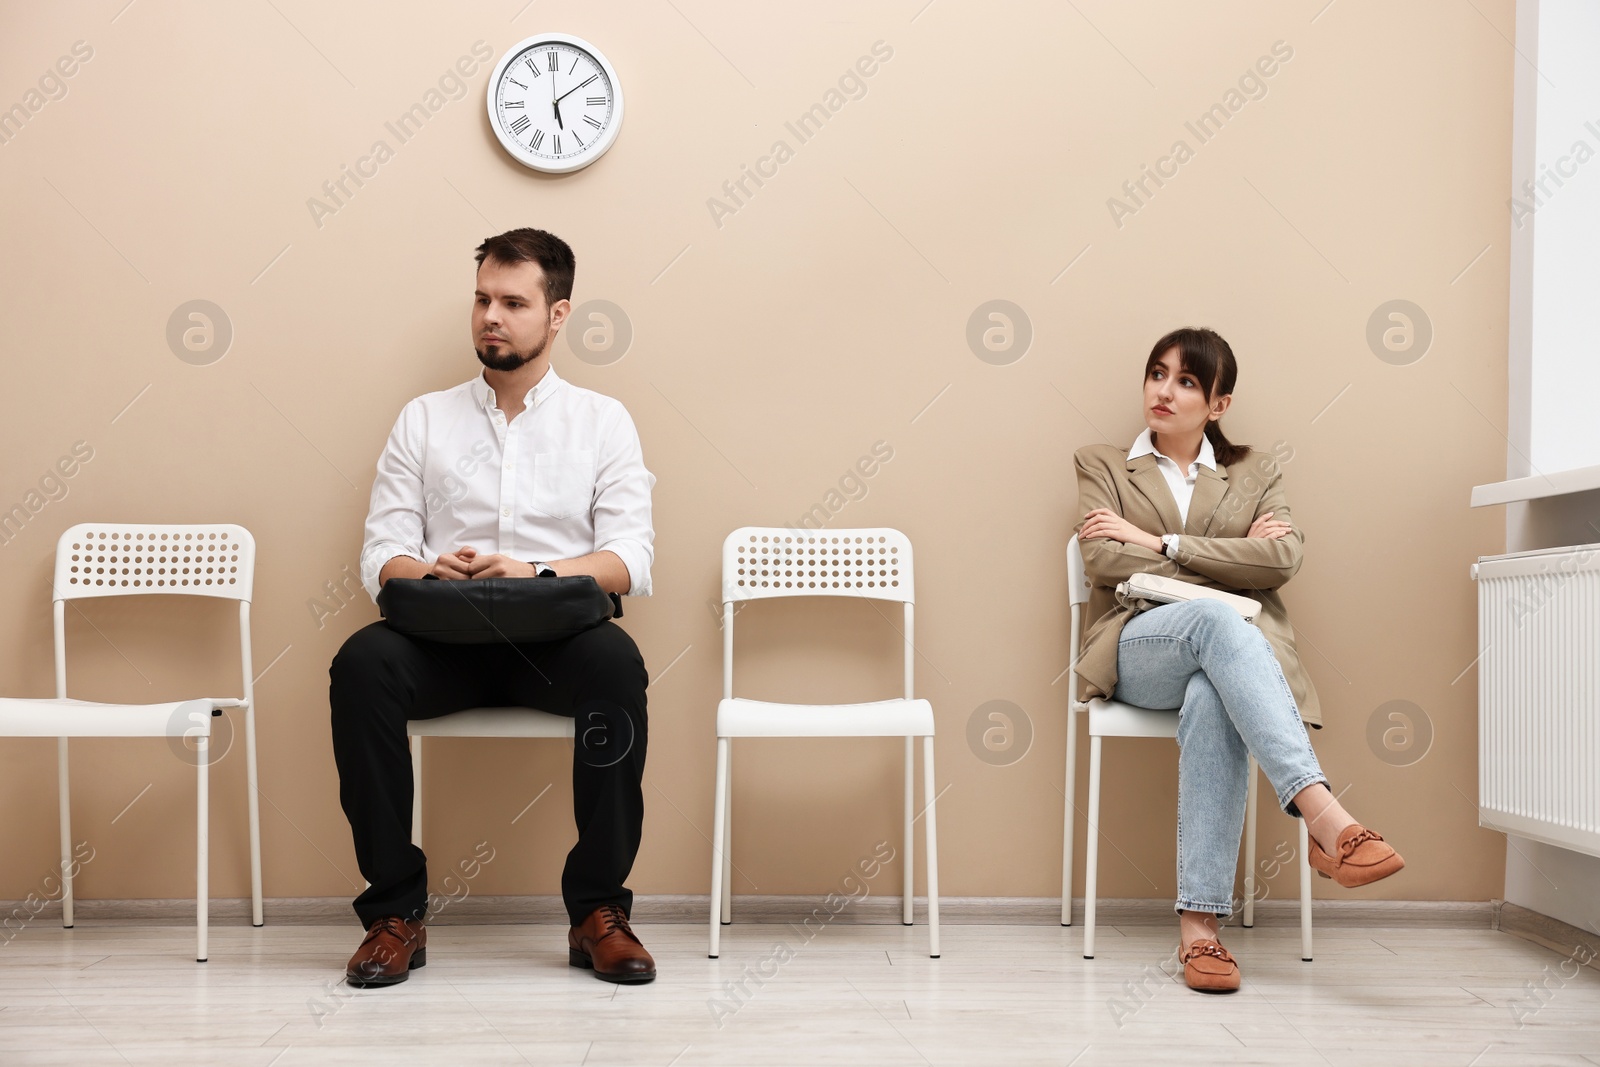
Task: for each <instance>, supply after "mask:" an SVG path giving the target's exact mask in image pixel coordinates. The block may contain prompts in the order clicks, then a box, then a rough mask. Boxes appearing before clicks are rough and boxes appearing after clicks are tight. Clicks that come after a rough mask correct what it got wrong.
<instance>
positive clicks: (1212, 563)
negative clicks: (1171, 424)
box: [1074, 444, 1322, 729]
mask: <svg viewBox="0 0 1600 1067" xmlns="http://www.w3.org/2000/svg"><path fill="white" fill-rule="evenodd" d="M1074 461H1075V462H1076V464H1077V468H1078V513H1079V515H1080V516H1087V515H1088V513H1089V512H1090V511H1092V510H1094V509H1095V508H1110V509H1111V510H1112V511H1114V512H1116V513H1118V514H1119V515H1121V516H1122V517H1123V518H1125V519H1127V520H1128V521H1129V522H1131V523H1133V524H1134V525H1135V526H1137V527H1139V528H1140V529H1142V530H1144V531H1146V532H1148V533H1152V534H1155V535H1157V536H1160V535H1161V534H1169V533H1171V534H1178V535H1180V538H1179V542H1178V555H1179V558H1178V559H1177V560H1170V559H1168V558H1167V557H1166V556H1163V555H1161V554H1159V553H1157V552H1152V551H1151V550H1150V549H1148V548H1140V547H1139V546H1137V545H1125V544H1122V543H1121V542H1118V541H1112V540H1110V539H1104V538H1102V539H1096V540H1093V541H1087V542H1081V543H1080V546H1079V547H1080V548H1081V549H1082V551H1083V565H1084V570H1085V571H1086V572H1087V574H1088V577H1089V584H1090V587H1091V588H1090V591H1089V603H1088V606H1087V609H1086V611H1087V613H1086V614H1085V615H1084V624H1085V625H1084V632H1083V649H1082V652H1081V653H1080V654H1079V657H1078V699H1079V700H1087V699H1089V698H1090V697H1092V696H1101V697H1109V696H1110V695H1111V694H1112V692H1113V690H1114V689H1115V688H1116V684H1117V640H1118V638H1119V637H1120V636H1121V634H1122V626H1123V623H1125V622H1127V621H1128V619H1129V618H1131V617H1132V615H1133V612H1132V611H1131V610H1130V609H1128V608H1126V607H1124V606H1122V605H1121V604H1119V603H1117V599H1116V596H1115V593H1114V590H1115V588H1116V585H1117V583H1118V582H1121V581H1124V580H1126V579H1127V578H1128V576H1129V575H1132V574H1138V573H1140V572H1149V573H1152V574H1160V575H1164V576H1166V577H1168V578H1177V579H1179V580H1180V581H1185V582H1194V583H1195V584H1197V585H1204V586H1209V587H1211V588H1213V589H1226V590H1228V591H1229V592H1236V593H1240V594H1243V595H1244V596H1248V597H1250V598H1252V599H1254V600H1259V601H1260V602H1261V614H1260V615H1259V616H1257V619H1256V623H1257V625H1258V626H1260V627H1261V632H1262V633H1263V634H1265V635H1266V638H1267V643H1268V644H1270V645H1271V646H1272V651H1273V652H1275V653H1276V654H1277V656H1278V665H1279V666H1280V667H1282V668H1283V676H1284V678H1285V680H1287V681H1288V683H1289V689H1290V691H1291V692H1292V693H1293V694H1294V700H1295V703H1296V704H1297V705H1299V708H1300V719H1301V721H1303V722H1304V723H1305V724H1306V725H1307V726H1312V727H1316V728H1319V729H1320V728H1321V726H1322V705H1321V702H1320V701H1319V700H1318V699H1317V691H1316V689H1315V687H1313V686H1312V684H1311V678H1310V676H1308V675H1307V674H1306V670H1305V667H1304V666H1303V665H1302V664H1301V662H1300V653H1299V651H1298V650H1297V649H1296V648H1295V643H1294V627H1292V626H1290V625H1289V614H1288V612H1287V611H1285V610H1284V606H1283V599H1282V598H1281V597H1280V596H1279V595H1278V589H1279V587H1280V586H1282V585H1283V584H1284V583H1285V582H1287V581H1288V580H1289V579H1290V578H1292V577H1294V574H1295V572H1296V571H1298V570H1299V569H1300V560H1301V556H1302V551H1301V546H1302V545H1303V544H1304V543H1305V535H1304V534H1302V533H1301V531H1300V528H1299V527H1298V526H1297V527H1294V528H1293V529H1292V530H1290V532H1289V533H1288V534H1286V535H1285V536H1283V537H1280V538H1276V539H1274V538H1265V537H1247V536H1246V534H1248V533H1249V531H1250V524H1251V523H1252V522H1254V521H1255V520H1256V517H1257V516H1259V515H1261V514H1263V513H1264V512H1268V511H1270V512H1272V513H1273V518H1274V519H1282V520H1283V521H1285V522H1292V519H1291V518H1290V515H1289V501H1288V499H1287V498H1286V497H1285V496H1284V492H1283V474H1282V472H1281V471H1280V470H1279V467H1278V460H1277V459H1276V458H1275V457H1274V456H1273V455H1272V454H1271V453H1269V452H1260V451H1256V450H1253V449H1252V450H1251V452H1250V454H1249V455H1247V456H1246V457H1245V458H1244V459H1242V460H1240V461H1239V462H1237V463H1234V464H1232V465H1230V466H1228V467H1225V468H1223V469H1221V470H1212V469H1211V468H1210V467H1206V466H1201V467H1199V468H1198V471H1199V474H1198V476H1197V477H1196V479H1195V485H1194V496H1193V497H1192V498H1191V499H1190V501H1189V516H1188V521H1187V522H1180V521H1179V516H1178V502H1177V501H1176V500H1174V499H1173V497H1172V489H1171V487H1170V486H1168V485H1167V480H1166V477H1165V476H1164V475H1163V474H1162V473H1161V471H1160V469H1159V468H1158V467H1157V466H1156V457H1155V456H1154V455H1143V456H1140V457H1138V458H1137V459H1131V460H1130V459H1129V458H1128V453H1127V450H1126V449H1119V448H1117V447H1115V446H1114V445H1106V444H1100V445H1088V446H1085V447H1084V448H1080V449H1079V450H1078V452H1077V455H1076V456H1075V457H1074ZM1083 523H1084V520H1083V518H1079V520H1078V525H1077V526H1076V527H1074V532H1076V531H1077V530H1081V529H1083Z"/></svg>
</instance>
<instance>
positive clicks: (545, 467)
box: [532, 450, 594, 519]
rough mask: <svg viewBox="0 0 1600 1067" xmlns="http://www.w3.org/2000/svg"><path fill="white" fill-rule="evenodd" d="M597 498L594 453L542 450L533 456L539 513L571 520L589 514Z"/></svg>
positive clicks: (535, 499)
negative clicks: (595, 492)
mask: <svg viewBox="0 0 1600 1067" xmlns="http://www.w3.org/2000/svg"><path fill="white" fill-rule="evenodd" d="M593 500H594V452H592V451H589V450H570V451H566V452H539V453H536V454H535V455H534V457H533V500H532V507H533V512H534V514H535V515H539V516H542V517H549V518H552V519H570V518H572V517H573V516H574V515H587V514H588V512H589V506H590V504H591V503H592V502H593Z"/></svg>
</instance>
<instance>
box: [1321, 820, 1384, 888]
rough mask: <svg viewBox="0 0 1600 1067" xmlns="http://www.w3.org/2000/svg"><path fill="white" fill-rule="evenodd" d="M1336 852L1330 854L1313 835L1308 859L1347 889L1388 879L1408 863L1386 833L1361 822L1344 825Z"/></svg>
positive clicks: (1323, 875) (1325, 874)
mask: <svg viewBox="0 0 1600 1067" xmlns="http://www.w3.org/2000/svg"><path fill="white" fill-rule="evenodd" d="M1336 851H1337V852H1338V855H1337V856H1330V855H1328V854H1327V853H1326V852H1324V851H1322V846H1321V845H1319V844H1317V839H1316V838H1315V837H1313V838H1311V847H1310V849H1309V851H1308V852H1307V855H1306V861H1307V862H1308V863H1310V864H1311V866H1312V868H1313V869H1314V870H1315V871H1316V872H1317V873H1318V874H1320V875H1322V877H1324V878H1332V879H1333V880H1334V881H1335V882H1338V883H1339V884H1340V885H1342V886H1344V887H1345V888H1346V889H1353V888H1355V887H1356V886H1358V885H1368V884H1370V883H1372V882H1376V881H1377V880H1378V879H1380V878H1387V877H1389V876H1390V875H1391V874H1393V873H1394V872H1395V871H1398V870H1399V869H1400V868H1402V867H1404V866H1405V865H1406V861H1405V860H1403V859H1401V858H1400V853H1398V852H1396V851H1395V850H1394V849H1393V848H1391V847H1390V846H1389V844H1388V842H1386V841H1384V839H1383V835H1381V834H1379V833H1378V832H1377V831H1375V830H1368V829H1367V828H1366V827H1365V826H1362V825H1361V824H1360V823H1351V824H1350V825H1349V826H1346V827H1345V828H1344V830H1343V831H1342V832H1341V833H1340V834H1339V843H1338V846H1337V848H1336Z"/></svg>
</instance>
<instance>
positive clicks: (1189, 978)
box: [1178, 938, 1239, 993]
mask: <svg viewBox="0 0 1600 1067" xmlns="http://www.w3.org/2000/svg"><path fill="white" fill-rule="evenodd" d="M1178 958H1179V961H1180V962H1182V964H1183V980H1184V982H1185V983H1187V984H1188V986H1189V988H1190V989H1193V990H1195V991H1196V992H1199V993H1233V992H1237V991H1238V989H1239V965H1238V964H1237V963H1235V962H1234V961H1233V957H1232V956H1230V955H1228V950H1227V949H1225V948H1223V947H1222V946H1221V945H1220V944H1218V943H1217V942H1215V941H1211V940H1208V939H1206V938H1200V939H1199V940H1197V941H1195V942H1193V943H1192V944H1190V945H1189V951H1187V952H1185V953H1183V954H1182V955H1180V956H1179V957H1178Z"/></svg>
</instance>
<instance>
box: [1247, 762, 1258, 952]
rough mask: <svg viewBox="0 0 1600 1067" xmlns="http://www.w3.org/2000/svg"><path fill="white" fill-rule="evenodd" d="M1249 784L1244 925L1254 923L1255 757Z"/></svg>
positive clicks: (1251, 763) (1248, 925) (1248, 926)
mask: <svg viewBox="0 0 1600 1067" xmlns="http://www.w3.org/2000/svg"><path fill="white" fill-rule="evenodd" d="M1249 773H1250V784H1249V785H1248V786H1247V787H1246V788H1245V794H1244V858H1245V864H1246V866H1245V869H1244V927H1245V929H1246V930H1248V929H1250V928H1251V927H1252V926H1254V925H1255V924H1256V778H1257V775H1256V758H1255V757H1254V756H1251V757H1250V771H1249Z"/></svg>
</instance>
